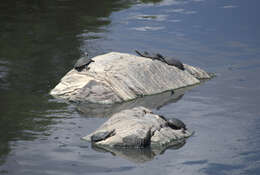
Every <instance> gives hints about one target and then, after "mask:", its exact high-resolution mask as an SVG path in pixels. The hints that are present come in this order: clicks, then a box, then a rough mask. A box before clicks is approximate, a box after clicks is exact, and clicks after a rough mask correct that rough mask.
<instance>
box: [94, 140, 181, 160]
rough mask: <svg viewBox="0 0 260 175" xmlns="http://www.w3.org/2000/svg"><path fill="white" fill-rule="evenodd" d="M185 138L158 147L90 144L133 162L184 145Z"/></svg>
mask: <svg viewBox="0 0 260 175" xmlns="http://www.w3.org/2000/svg"><path fill="white" fill-rule="evenodd" d="M185 143H186V142H185V140H179V141H176V142H173V143H171V146H170V147H169V146H168V147H158V148H151V147H148V148H140V149H138V148H127V149H126V148H117V147H115V148H111V147H100V146H97V145H92V148H93V149H94V150H96V151H98V152H104V151H105V152H110V153H111V154H112V155H114V156H119V157H121V158H124V159H127V160H129V161H131V162H134V163H145V162H147V161H151V160H153V159H154V158H155V156H157V155H160V154H163V153H164V151H165V150H166V149H172V150H176V149H179V148H181V147H182V146H184V145H185Z"/></svg>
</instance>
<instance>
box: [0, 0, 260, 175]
mask: <svg viewBox="0 0 260 175" xmlns="http://www.w3.org/2000/svg"><path fill="white" fill-rule="evenodd" d="M259 5H260V3H259V2H258V1H257V0H251V1H244V0H229V1H226V0H145V1H144V0H143V1H130V0H129V1H127V0H109V1H105V0H104V1H94V0H87V1H86V0H84V1H83V0H78V1H73V0H56V1H53V0H45V1H43V0H21V1H19V2H17V1H15V0H9V1H1V2H0V26H1V27H0V174H12V175H15V174H17V175H18V174H19V175H22V174H26V175H28V174H33V175H37V174H109V173H110V174H113V175H114V174H120V175H121V174H131V175H132V174H144V173H149V174H151V175H153V174H154V175H158V174H169V175H170V174H221V175H222V174H228V175H230V174H255V175H257V174H259V173H260V149H259V148H260V139H259V138H260V127H259V126H260V118H259V117H260V110H259V104H260V92H259V89H260V79H259V77H258V74H259V73H260V58H259V57H260V48H259V47H260V32H259V31H260V25H259V22H258V16H259V15H260V14H259V10H258V7H259ZM134 49H139V50H148V51H153V52H160V53H161V54H163V55H174V56H176V57H177V58H179V59H180V60H182V61H183V62H184V63H187V64H190V65H194V66H199V67H201V68H203V69H204V70H207V71H209V72H215V73H216V74H217V77H216V78H214V79H212V80H210V81H208V82H205V83H203V84H201V85H200V86H196V87H194V88H192V89H190V90H187V91H185V92H184V95H181V94H182V93H180V94H179V95H181V96H176V98H175V97H174V98H173V99H172V100H170V99H169V103H167V101H166V102H165V103H163V105H159V107H158V106H157V105H156V104H150V103H148V102H150V101H151V100H148V101H142V100H141V101H138V102H136V103H137V104H143V105H148V106H149V105H150V107H151V108H153V110H154V111H155V112H157V113H160V114H163V115H165V116H166V117H168V118H171V117H177V118H180V119H181V120H183V121H184V122H185V123H186V124H187V126H188V128H190V129H192V130H194V131H195V135H194V136H192V137H191V138H189V139H188V140H187V142H186V144H185V145H182V146H181V147H179V148H172V149H168V150H166V151H165V152H163V153H162V154H158V155H151V154H150V153H149V151H147V150H143V151H142V152H141V153H140V155H144V156H140V158H137V159H138V160H139V161H134V160H133V159H131V157H130V158H129V156H125V155H127V154H128V155H134V153H133V152H131V151H129V152H128V153H125V152H124V153H125V154H121V155H119V154H117V155H113V154H111V153H109V152H100V150H95V149H94V148H92V147H91V145H90V144H89V143H87V142H85V141H83V140H81V139H80V138H81V137H83V136H85V135H87V134H89V133H90V132H92V131H93V130H95V129H96V128H97V127H98V126H100V125H101V124H102V123H103V122H104V121H106V117H107V115H110V114H111V113H113V112H115V111H118V110H121V109H125V108H129V107H131V106H134V105H135V104H132V103H131V104H124V105H123V106H119V107H111V110H108V111H107V110H106V108H105V109H104V111H102V110H101V111H102V112H101V113H100V112H99V111H95V110H94V108H93V110H92V108H91V106H89V108H86V106H85V108H82V107H79V106H76V105H74V104H69V103H64V102H61V101H58V100H55V99H53V98H52V97H50V96H49V95H48V92H49V91H50V90H51V89H52V88H53V87H54V86H55V85H56V84H57V83H58V82H59V80H60V78H61V77H62V76H63V75H64V74H65V73H66V72H68V71H69V70H70V69H71V68H72V66H73V65H74V62H75V61H76V60H77V59H78V58H79V57H80V55H82V54H83V53H84V52H85V51H87V52H89V54H90V55H91V56H95V55H98V54H102V53H107V52H109V51H119V52H127V53H133V54H134V51H133V50H134ZM161 97H162V96H161ZM178 97H179V98H178ZM156 98H157V97H156ZM158 98H159V97H158ZM84 109H91V110H89V111H88V112H87V113H86V111H85V113H84ZM82 110H83V111H82ZM97 114H99V115H97ZM135 154H139V153H135ZM142 160H143V161H142Z"/></svg>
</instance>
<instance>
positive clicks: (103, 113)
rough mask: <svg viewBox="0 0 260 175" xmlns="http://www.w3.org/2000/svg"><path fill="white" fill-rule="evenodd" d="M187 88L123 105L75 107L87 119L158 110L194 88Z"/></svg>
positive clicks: (87, 104) (83, 105)
mask: <svg viewBox="0 0 260 175" xmlns="http://www.w3.org/2000/svg"><path fill="white" fill-rule="evenodd" d="M194 87H195V86H189V87H186V88H181V89H178V90H174V91H167V92H164V93H161V94H156V95H150V96H144V97H141V98H137V99H135V100H131V101H128V102H124V103H117V104H109V105H101V104H94V103H80V104H78V105H77V107H76V108H77V111H78V112H80V113H81V114H82V115H84V116H87V117H110V116H112V115H113V114H115V113H118V112H120V111H122V110H125V109H132V108H135V107H138V106H143V107H146V108H148V109H156V110H159V109H160V108H162V107H163V106H165V105H168V104H171V103H176V102H177V101H179V100H180V99H181V98H182V97H183V95H184V93H185V92H186V91H187V90H190V89H192V88H194Z"/></svg>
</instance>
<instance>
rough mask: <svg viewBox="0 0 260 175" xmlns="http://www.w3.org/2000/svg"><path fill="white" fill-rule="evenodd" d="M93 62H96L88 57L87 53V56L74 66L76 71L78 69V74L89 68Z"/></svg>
mask: <svg viewBox="0 0 260 175" xmlns="http://www.w3.org/2000/svg"><path fill="white" fill-rule="evenodd" d="M92 62H95V61H94V60H92V59H91V58H89V57H88V54H87V53H85V56H83V57H81V58H79V59H78V60H77V62H76V63H75V65H74V69H76V70H77V71H78V72H81V71H82V70H83V69H84V68H87V67H88V65H89V64H90V63H92Z"/></svg>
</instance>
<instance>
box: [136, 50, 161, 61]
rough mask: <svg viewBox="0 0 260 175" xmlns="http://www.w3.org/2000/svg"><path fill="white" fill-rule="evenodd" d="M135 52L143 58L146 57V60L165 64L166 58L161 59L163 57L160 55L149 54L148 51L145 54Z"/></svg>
mask: <svg viewBox="0 0 260 175" xmlns="http://www.w3.org/2000/svg"><path fill="white" fill-rule="evenodd" d="M135 52H136V53H137V54H138V55H140V56H141V57H145V58H151V59H152V60H159V61H161V62H165V60H164V58H162V57H161V55H160V54H159V53H155V54H154V53H152V54H150V53H148V52H146V51H144V52H143V53H141V52H139V51H138V50H135Z"/></svg>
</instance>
